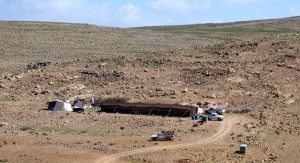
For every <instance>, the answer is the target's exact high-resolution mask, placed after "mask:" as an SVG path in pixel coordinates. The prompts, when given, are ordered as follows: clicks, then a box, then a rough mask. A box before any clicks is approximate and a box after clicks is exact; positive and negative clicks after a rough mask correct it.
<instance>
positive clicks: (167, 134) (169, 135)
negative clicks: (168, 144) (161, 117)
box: [150, 131, 175, 141]
mask: <svg viewBox="0 0 300 163" xmlns="http://www.w3.org/2000/svg"><path fill="white" fill-rule="evenodd" d="M150 138H151V140H152V141H155V140H166V141H169V140H173V139H174V138H175V136H174V131H159V132H158V133H157V134H156V135H152V136H151V137H150Z"/></svg>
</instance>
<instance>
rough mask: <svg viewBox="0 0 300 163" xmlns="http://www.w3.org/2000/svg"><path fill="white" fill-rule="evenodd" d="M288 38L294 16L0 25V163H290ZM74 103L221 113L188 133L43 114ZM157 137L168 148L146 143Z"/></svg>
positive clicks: (291, 57) (296, 47) (184, 122)
mask: <svg viewBox="0 0 300 163" xmlns="http://www.w3.org/2000/svg"><path fill="white" fill-rule="evenodd" d="M299 27H300V19H299V17H294V18H288V19H278V20H265V21H251V22H239V23H227V24H207V25H191V26H174V27H146V28H132V29H119V28H108V27H98V26H93V25H82V24H64V23H41V22H0V29H1V32H0V42H1V47H0V58H1V60H0V65H1V68H0V104H1V107H0V162H124V163H125V162H188V161H190V162H224V161H229V162H266V161H267V162H268V161H276V162H299V161H300V155H299V153H298V151H299V149H300V148H299V145H300V141H299V140H298V138H299V135H300V129H299V128H300V117H299V112H300V111H299V106H300V105H299V104H300V93H299V89H300V85H299V84H300V58H299V57H300V36H299V34H300V33H299V32H300V28H299ZM79 95H80V96H87V97H94V98H96V99H98V100H99V101H103V100H105V99H108V98H119V99H127V100H128V101H129V102H147V103H168V104H172V103H180V102H188V103H191V104H192V103H199V102H200V103H204V102H210V103H214V102H219V101H222V102H224V101H225V102H228V103H229V105H228V107H227V113H226V114H225V120H224V121H222V122H217V121H209V123H207V124H204V125H199V126H198V127H192V126H193V125H194V124H195V123H197V122H196V121H192V120H191V119H190V118H180V117H164V116H144V115H122V114H108V113H102V112H98V110H99V108H97V107H95V108H92V109H87V110H86V112H85V113H73V112H72V113H67V112H50V111H47V110H44V109H46V107H47V106H46V102H47V101H48V100H52V99H62V100H68V99H74V98H76V96H79ZM158 130H174V131H175V135H176V139H175V140H174V141H168V142H164V141H158V142H152V141H149V136H150V135H151V134H154V133H155V132H157V131H158ZM242 143H246V144H248V152H247V153H246V154H239V153H238V152H237V151H238V150H239V145H240V144H242Z"/></svg>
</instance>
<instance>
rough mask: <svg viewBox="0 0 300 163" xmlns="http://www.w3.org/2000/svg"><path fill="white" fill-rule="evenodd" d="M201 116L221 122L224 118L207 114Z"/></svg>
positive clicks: (214, 114) (216, 114)
mask: <svg viewBox="0 0 300 163" xmlns="http://www.w3.org/2000/svg"><path fill="white" fill-rule="evenodd" d="M202 116H207V117H208V120H218V121H223V119H224V116H223V115H219V114H218V113H208V114H203V115H202Z"/></svg>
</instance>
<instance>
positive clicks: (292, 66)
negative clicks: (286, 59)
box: [286, 65, 296, 69]
mask: <svg viewBox="0 0 300 163" xmlns="http://www.w3.org/2000/svg"><path fill="white" fill-rule="evenodd" d="M286 68H289V69H293V68H296V66H294V65H286Z"/></svg>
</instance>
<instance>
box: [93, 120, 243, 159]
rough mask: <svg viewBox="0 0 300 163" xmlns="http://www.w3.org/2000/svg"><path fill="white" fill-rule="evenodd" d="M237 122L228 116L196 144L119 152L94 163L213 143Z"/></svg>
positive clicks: (189, 143)
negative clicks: (210, 134) (213, 131)
mask: <svg viewBox="0 0 300 163" xmlns="http://www.w3.org/2000/svg"><path fill="white" fill-rule="evenodd" d="M237 121H238V117H237V116H228V117H226V119H224V121H222V122H220V127H219V128H218V131H217V132H216V133H215V134H213V135H212V136H210V137H208V138H206V139H200V140H198V141H197V142H188V143H180V144H174V145H173V144H172V145H161V146H154V147H149V148H143V149H137V150H132V151H126V152H121V153H117V154H113V155H110V156H105V157H103V156H102V157H101V158H99V159H98V160H97V161H96V163H115V162H118V159H119V158H120V157H124V156H128V155H134V154H140V153H147V152H149V153H150V152H155V151H160V150H165V149H169V150H174V149H178V148H188V147H193V146H197V145H199V144H208V143H211V142H214V141H216V140H219V139H221V138H223V137H225V136H226V135H227V134H228V133H229V132H230V131H231V130H232V128H233V126H234V124H235V123H236V122H237Z"/></svg>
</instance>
